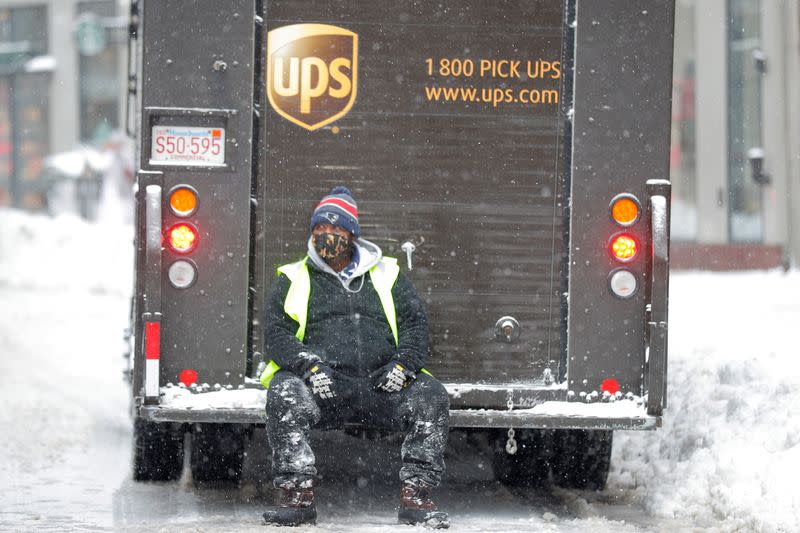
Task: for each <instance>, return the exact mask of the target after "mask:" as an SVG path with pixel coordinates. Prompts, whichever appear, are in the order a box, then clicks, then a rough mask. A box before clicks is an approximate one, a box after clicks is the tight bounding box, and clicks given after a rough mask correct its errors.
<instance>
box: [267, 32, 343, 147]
mask: <svg viewBox="0 0 800 533" xmlns="http://www.w3.org/2000/svg"><path fill="white" fill-rule="evenodd" d="M357 72H358V35H356V34H355V33H353V32H351V31H348V30H345V29H343V28H338V27H336V26H329V25H327V24H294V25H292V26H283V27H282V28H276V29H274V30H272V31H270V32H269V33H268V34H267V97H268V98H269V102H270V104H272V107H273V108H274V109H275V111H277V112H278V113H279V114H280V115H281V116H283V117H284V118H286V119H288V120H291V121H292V122H294V123H295V124H298V125H299V126H302V127H304V128H306V129H307V130H310V131H313V130H316V129H318V128H321V127H322V126H324V125H326V124H330V123H331V122H333V121H334V120H337V119H339V118H341V117H343V116H344V115H346V114H347V112H348V111H350V108H351V107H353V102H355V99H356V82H357Z"/></svg>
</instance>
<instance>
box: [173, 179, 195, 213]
mask: <svg viewBox="0 0 800 533" xmlns="http://www.w3.org/2000/svg"><path fill="white" fill-rule="evenodd" d="M169 207H170V209H172V212H173V213H175V214H176V215H177V216H179V217H188V216H189V215H191V214H192V213H194V212H195V210H196V209H197V192H195V191H194V190H193V189H191V188H189V187H188V186H186V185H179V186H178V187H176V188H175V189H173V191H172V192H171V193H170V195H169Z"/></svg>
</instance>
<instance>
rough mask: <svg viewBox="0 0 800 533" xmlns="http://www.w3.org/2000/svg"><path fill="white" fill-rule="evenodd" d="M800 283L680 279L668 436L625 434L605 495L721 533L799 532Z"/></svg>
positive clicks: (761, 277)
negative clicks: (625, 496)
mask: <svg viewBox="0 0 800 533" xmlns="http://www.w3.org/2000/svg"><path fill="white" fill-rule="evenodd" d="M798 296H800V273H798V272H793V273H790V274H788V275H784V274H783V273H778V272H774V273H767V274H765V273H748V274H703V273H693V274H678V275H673V278H672V288H671V297H672V299H671V301H670V350H669V357H670V363H669V372H670V375H669V409H668V412H667V414H666V416H665V419H664V428H663V429H661V430H659V431H656V432H653V433H623V432H619V433H618V434H617V437H616V439H615V442H614V457H613V460H612V474H611V478H610V482H609V491H611V492H613V491H615V490H617V491H619V490H623V491H628V490H634V491H635V492H636V493H637V494H638V495H639V496H640V497H641V499H642V501H643V503H644V504H645V505H646V507H647V508H648V510H649V511H650V512H651V513H654V514H656V515H659V516H675V517H680V518H685V519H688V520H690V521H691V522H692V523H694V524H696V525H698V526H705V527H713V528H714V529H716V530H722V531H763V532H772V531H800V490H798V489H797V483H798V479H797V478H798V475H799V474H800V360H798V350H797V347H796V345H797V340H796V336H797V330H796V329H795V328H797V325H798V324H800V298H798Z"/></svg>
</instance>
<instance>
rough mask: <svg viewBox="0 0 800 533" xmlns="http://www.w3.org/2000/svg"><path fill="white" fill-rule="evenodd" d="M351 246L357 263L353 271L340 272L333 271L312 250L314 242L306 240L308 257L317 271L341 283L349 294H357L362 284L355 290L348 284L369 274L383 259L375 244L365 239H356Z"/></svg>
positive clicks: (346, 269)
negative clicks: (333, 277) (325, 273)
mask: <svg viewBox="0 0 800 533" xmlns="http://www.w3.org/2000/svg"><path fill="white" fill-rule="evenodd" d="M353 246H354V247H355V249H354V250H353V257H355V258H356V259H357V263H356V265H355V269H352V270H351V268H350V267H349V266H348V267H346V268H345V269H344V270H343V271H341V272H336V271H335V270H333V269H332V268H331V267H330V266H329V265H328V263H326V262H325V260H324V259H322V258H321V257H320V256H319V254H318V253H317V251H316V250H315V249H314V240H313V238H311V237H309V239H308V257H309V259H311V262H312V263H313V264H314V266H315V267H317V268H318V269H319V270H322V271H323V272H327V273H328V274H330V275H332V276H335V277H336V278H337V279H338V280H339V281H341V282H342V285H343V286H344V288H345V289H347V290H348V291H351V292H358V291H359V290H361V285H363V284H358V285H359V287H358V289H355V290H353V289H351V288H350V284H351V283H352V282H353V280H354V279H356V278H359V277H361V276H363V275H364V274H366V273H367V272H369V270H370V269H371V268H372V267H374V266H375V265H377V264H378V263H379V262H380V260H381V258H382V257H383V252H382V251H381V249H380V247H379V246H378V245H377V244H375V243H374V242H370V241H368V240H366V239H361V238H359V239H356V240H355V242H354V243H353Z"/></svg>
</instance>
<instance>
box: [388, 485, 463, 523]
mask: <svg viewBox="0 0 800 533" xmlns="http://www.w3.org/2000/svg"><path fill="white" fill-rule="evenodd" d="M432 489H433V487H431V486H430V485H428V484H427V483H424V482H422V481H419V480H406V481H405V482H404V483H403V488H402V489H401V490H400V511H399V512H398V513H397V522H398V523H400V524H409V525H412V526H414V525H423V526H425V527H429V528H431V529H446V528H448V527H450V519H449V518H448V516H447V513H445V512H444V511H440V510H439V508H438V507H437V506H436V503H435V502H434V501H433V500H432V499H431V490H432Z"/></svg>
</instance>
